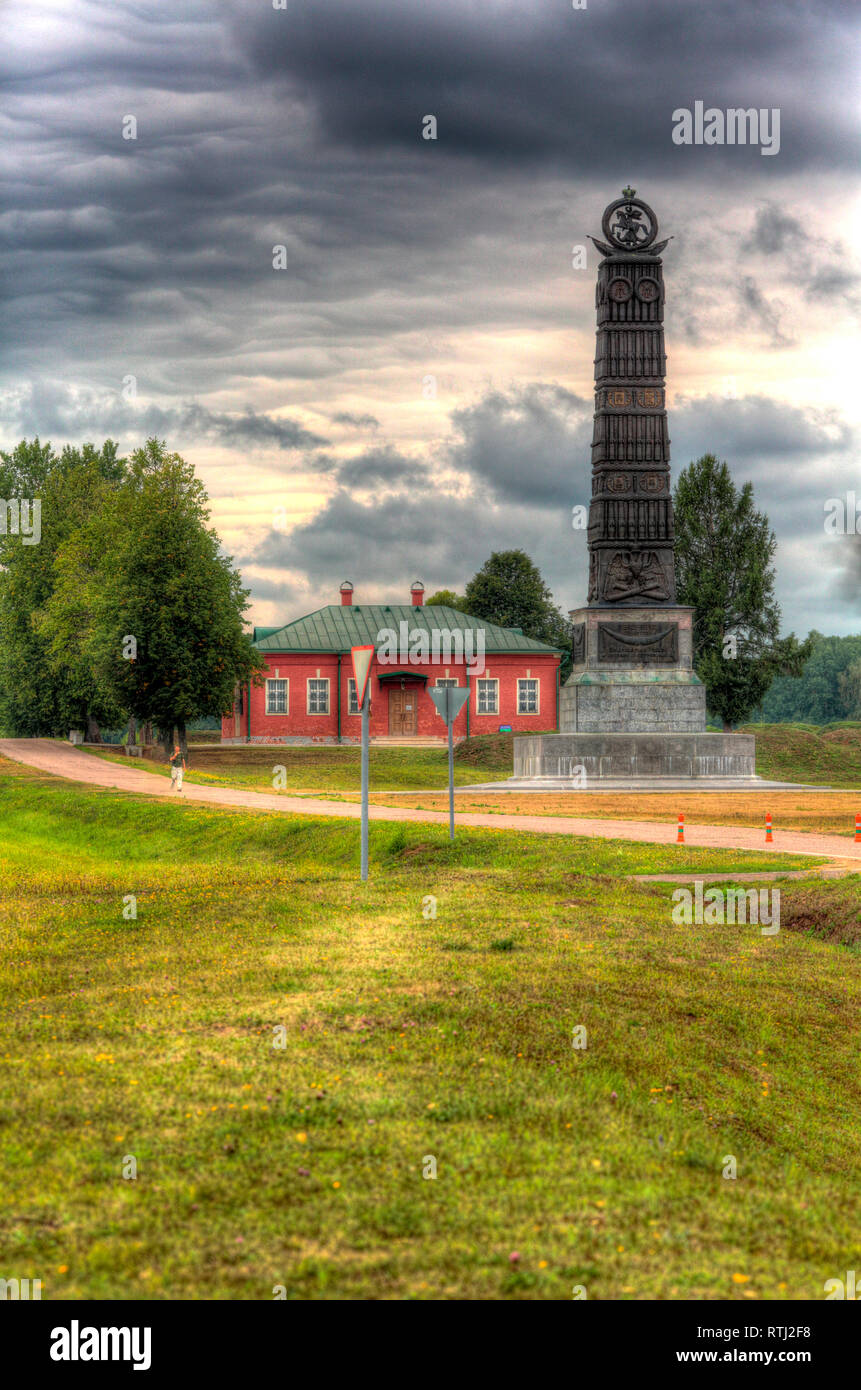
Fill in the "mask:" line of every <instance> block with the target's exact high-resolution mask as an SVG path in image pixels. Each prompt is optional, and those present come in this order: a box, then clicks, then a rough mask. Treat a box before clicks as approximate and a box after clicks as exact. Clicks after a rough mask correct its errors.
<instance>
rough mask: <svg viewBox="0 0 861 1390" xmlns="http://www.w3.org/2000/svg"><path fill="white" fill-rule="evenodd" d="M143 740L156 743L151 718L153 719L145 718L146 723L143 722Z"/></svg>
mask: <svg viewBox="0 0 861 1390" xmlns="http://www.w3.org/2000/svg"><path fill="white" fill-rule="evenodd" d="M141 742H143V743H155V734H154V733H153V727H152V720H151V719H145V720H144V724H143V733H142V735H141Z"/></svg>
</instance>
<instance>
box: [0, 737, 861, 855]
mask: <svg viewBox="0 0 861 1390" xmlns="http://www.w3.org/2000/svg"><path fill="white" fill-rule="evenodd" d="M0 754H2V756H3V757H6V758H11V759H12V760H13V761H14V762H19V763H25V764H27V766H29V767H34V768H38V770H39V771H40V772H47V773H51V774H53V775H54V776H57V777H68V778H70V779H71V780H72V781H75V782H85V783H87V784H89V785H91V786H99V787H115V788H117V789H118V790H120V791H128V792H137V793H139V794H143V795H146V796H161V797H171V796H173V797H177V796H178V795H179V794H178V793H176V792H172V791H171V789H170V782H169V781H168V780H167V778H165V777H161V776H159V775H158V774H156V773H152V772H144V771H143V770H142V769H141V768H138V767H133V766H129V767H125V766H121V765H119V764H116V763H111V762H107V761H105V760H104V759H103V758H96V757H93V756H91V755H90V754H89V753H85V752H83V751H82V750H81V749H80V748H74V747H72V745H71V744H68V743H55V742H54V741H53V740H51V739H40V738H33V739H30V738H4V739H0ZM182 795H183V796H184V797H185V799H186V800H187V801H202V802H208V803H209V804H211V805H216V806H236V807H239V808H241V809H242V810H250V811H289V812H293V813H295V814H297V815H303V816H338V817H341V818H342V819H345V820H355V819H357V818H358V816H359V815H360V808H359V806H358V805H357V804H356V803H350V802H345V801H326V800H324V799H323V798H320V797H308V796H303V797H296V796H286V795H283V794H282V795H278V794H275V793H267V792H250V791H241V790H239V789H238V788H232V787H202V786H195V785H194V784H192V783H189V782H187V783H186V785H185V790H184V792H183V793H182ZM456 815H457V824H458V825H469V826H477V827H480V828H481V829H487V830H527V831H534V832H537V833H539V834H546V835H587V836H594V837H596V838H599V839H603V840H633V841H637V842H638V843H645V844H673V843H674V842H675V839H676V824H675V821H674V820H673V819H672V818H669V817H668V820H667V822H666V824H662V823H661V822H650V821H632V820H605V819H601V820H598V819H587V818H580V817H574V816H535V815H519V816H509V815H492V814H491V815H478V814H468V813H460V812H456ZM370 818H371V820H382V821H421V822H425V823H427V824H432V825H446V824H448V814H447V813H446V812H445V811H414V810H408V809H407V808H404V807H398V806H371V808H370ZM685 843H686V844H687V845H691V846H694V847H696V848H705V849H746V850H762V851H764V850H767V849H768V848H769V847H768V846H767V845H766V844H765V842H764V836H763V832H762V831H761V830H751V829H746V828H745V827H743V826H729V825H686V826H685ZM772 848H773V849H774V850H775V852H780V851H783V853H785V854H813V855H817V856H821V857H823V858H827V859H831V860H840V861H842V863H843V864H844V865H845V866H846V867H848V868H853V869H855V870H856V872H861V845H856V844H855V843H854V841H853V839H852V838H851V837H849V836H842V835H823V834H819V833H816V834H812V833H807V832H805V831H799V830H775V832H774V844H773V846H772Z"/></svg>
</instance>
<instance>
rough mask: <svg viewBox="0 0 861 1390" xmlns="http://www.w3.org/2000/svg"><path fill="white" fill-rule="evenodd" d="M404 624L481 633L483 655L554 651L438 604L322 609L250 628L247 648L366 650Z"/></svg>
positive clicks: (513, 631)
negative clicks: (383, 632)
mask: <svg viewBox="0 0 861 1390" xmlns="http://www.w3.org/2000/svg"><path fill="white" fill-rule="evenodd" d="M401 622H406V623H409V625H410V628H411V629H420V628H425V629H426V630H427V631H428V632H433V631H434V630H441V629H444V630H446V631H449V632H456V631H458V630H459V629H460V630H466V629H468V628H472V629H473V630H476V629H478V628H483V629H484V649H485V651H486V652H495V653H497V654H499V653H500V652H552V653H554V654H557V653H558V652H559V650H560V649H559V648H558V647H551V646H548V644H547V643H546V642H536V641H534V640H533V639H532V638H531V637H524V636H523V633H522V632H521V631H520V628H517V627H497V626H496V624H495V623H486V622H484V621H483V620H482V619H481V618H473V617H471V616H470V615H469V614H467V613H460V612H458V610H457V609H456V608H444V607H443V606H442V605H437V604H431V605H430V606H429V607H427V608H426V607H425V606H424V605H423V604H411V603H390V604H376V603H353V604H335V603H330V604H327V605H326V607H325V608H318V609H317V611H316V613H309V614H308V616H307V617H306V618H297V619H296V621H295V622H293V623H286V624H285V625H284V627H274V628H267V627H256V628H255V629H254V638H255V641H254V643H253V645H254V646H255V647H256V648H257V649H258V651H261V652H348V651H349V650H350V648H351V647H361V646H367V645H368V644H370V643H376V642H377V634H378V633H379V632H380V631H381V630H382V629H383V628H393V629H394V631H395V633H396V634H397V632H398V624H399V623H401Z"/></svg>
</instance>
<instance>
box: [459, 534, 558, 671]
mask: <svg viewBox="0 0 861 1390" xmlns="http://www.w3.org/2000/svg"><path fill="white" fill-rule="evenodd" d="M464 611H465V612H467V613H469V614H471V615H472V616H473V617H474V618H484V619H485V620H486V621H487V622H489V623H498V624H499V625H500V627H519V628H520V630H521V631H522V633H523V635H524V636H525V637H532V638H534V640H535V641H536V642H547V643H549V644H550V646H553V647H559V648H561V649H562V653H563V655H562V665H561V672H560V679H561V680H563V681H564V680H565V679H566V677H567V675H568V673H569V671H570V669H571V624H570V623H569V622H568V621H567V620H566V619H565V618H564V617H563V616H562V613H561V612H560V611H559V609H558V608H557V607H556V605H555V604H554V602H553V595H552V594H551V592H550V590H549V589H548V587H547V585H546V584H545V583H544V580H543V579H542V577H541V572H540V571H539V569H538V567H537V565H534V564H533V563H532V561H531V560H530V558H529V556H528V555H527V554H526V552H525V551H523V550H496V551H494V553H493V554H492V555H491V556H490V558H489V559H487V560H485V562H484V564H483V565H482V567H481V569H480V570H479V571H478V573H477V574H475V575H473V577H472V579H471V580H470V581H469V583H468V584H467V586H466V594H465V597H464Z"/></svg>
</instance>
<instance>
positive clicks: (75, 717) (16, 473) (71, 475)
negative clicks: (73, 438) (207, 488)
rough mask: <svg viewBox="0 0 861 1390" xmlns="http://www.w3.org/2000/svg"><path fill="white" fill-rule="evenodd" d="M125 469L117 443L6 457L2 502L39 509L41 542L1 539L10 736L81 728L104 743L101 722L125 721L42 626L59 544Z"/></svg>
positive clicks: (1, 624)
mask: <svg viewBox="0 0 861 1390" xmlns="http://www.w3.org/2000/svg"><path fill="white" fill-rule="evenodd" d="M124 467H125V465H124V463H123V461H122V460H121V459H120V458H118V455H117V446H116V444H115V443H114V442H113V441H112V440H107V441H106V442H105V444H104V445H103V446H102V448H101V449H97V448H96V447H95V445H93V444H85V445H83V447H82V448H80V449H79V448H72V447H70V446H66V448H64V449H63V451H62V453H61V454H60V456H59V457H58V456H57V455H56V454H55V452H54V450H53V449H52V447H51V445H50V444H42V443H41V441H40V440H39V439H38V438H37V439H34V440H32V441H28V440H22V441H21V443H20V444H18V445H17V446H16V448H15V449H13V450H12V452H11V453H2V454H0V496H2V497H3V498H4V499H5V500H7V501H8V500H9V499H10V498H15V499H17V500H18V504H19V506H20V505H21V502H22V499H26V500H27V502H28V504H31V505H32V504H34V503H36V502H38V507H39V528H38V530H39V535H38V543H36V544H30V543H29V541H28V542H26V543H25V541H24V539H23V537H22V535H21V534H20V533H19V534H18V535H14V534H6V535H2V536H0V728H2V729H3V730H5V731H6V732H7V733H9V734H13V735H19V736H36V735H40V734H60V733H67V732H68V730H69V728H70V727H72V726H79V727H81V728H83V729H84V730H85V731H86V734H87V737H88V738H90V739H98V737H99V724H100V723H105V722H107V723H109V724H113V723H116V722H117V720H118V719H120V718H121V717H122V712H121V711H120V710H119V709H118V708H117V705H116V702H115V701H114V700H113V699H111V698H110V697H107V696H106V695H105V692H104V691H102V690H101V689H100V688H99V686H98V684H97V682H96V681H95V680H94V678H93V676H92V673H91V672H89V671H88V669H87V668H86V667H85V666H84V665H82V664H81V663H77V664H76V663H75V662H74V661H73V660H72V649H71V647H70V650H69V652H68V653H67V654H66V659H65V660H64V661H63V662H62V663H58V662H57V661H56V660H55V659H54V657H53V655H52V653H51V650H50V639H49V638H48V637H46V635H45V634H44V633H43V632H42V631H41V629H40V626H39V620H40V615H41V613H42V611H43V609H44V607H45V605H46V604H47V603H48V602H49V600H50V598H51V595H52V593H53V591H54V585H55V579H56V576H55V570H54V563H55V559H56V556H57V552H58V550H59V548H60V546H61V545H62V544H63V542H64V541H65V540H66V539H67V538H68V537H69V536H70V535H71V534H72V533H73V532H74V531H75V529H76V527H78V526H79V525H80V524H81V523H82V522H83V521H86V520H87V519H88V517H90V516H91V515H92V514H93V513H97V512H98V511H99V510H100V509H101V507H102V506H103V503H104V498H105V495H106V493H107V492H109V491H110V490H112V489H113V488H115V487H116V486H117V485H118V484H119V481H120V479H121V478H122V476H123V473H124ZM34 536H35V532H34Z"/></svg>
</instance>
